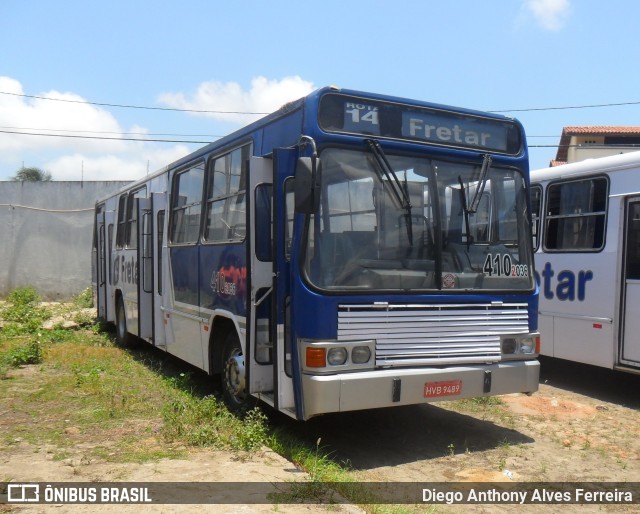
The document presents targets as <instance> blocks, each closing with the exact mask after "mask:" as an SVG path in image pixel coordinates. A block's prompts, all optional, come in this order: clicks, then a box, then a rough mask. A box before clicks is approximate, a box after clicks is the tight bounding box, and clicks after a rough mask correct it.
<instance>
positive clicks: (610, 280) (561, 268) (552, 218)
mask: <svg viewBox="0 0 640 514" xmlns="http://www.w3.org/2000/svg"><path fill="white" fill-rule="evenodd" d="M531 180H532V182H533V183H534V184H533V186H532V189H531V193H532V209H533V219H534V246H535V249H536V253H535V260H536V269H537V273H538V274H539V277H538V281H539V283H540V312H539V315H540V333H541V354H542V355H546V356H549V357H556V358H560V359H565V360H570V361H575V362H581V363H584V364H591V365H594V366H601V367H604V368H609V369H616V370H622V371H628V372H634V373H638V372H640V335H639V334H640V152H631V153H626V154H622V155H613V156H610V157H602V158H599V159H588V160H585V161H582V162H576V163H572V164H565V165H562V166H556V167H553V168H548V169H541V170H536V171H533V172H531Z"/></svg>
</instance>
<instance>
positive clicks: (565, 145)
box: [549, 125, 640, 166]
mask: <svg viewBox="0 0 640 514" xmlns="http://www.w3.org/2000/svg"><path fill="white" fill-rule="evenodd" d="M585 135H587V136H630V135H640V127H620V126H604V125H593V126H584V127H564V128H563V129H562V135H561V136H560V143H559V144H558V152H557V153H556V158H555V160H553V161H551V162H550V163H549V165H550V166H559V165H561V164H566V163H567V156H568V153H569V144H570V142H571V136H585Z"/></svg>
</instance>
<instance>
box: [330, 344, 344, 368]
mask: <svg viewBox="0 0 640 514" xmlns="http://www.w3.org/2000/svg"><path fill="white" fill-rule="evenodd" d="M327 362H328V363H329V364H330V365H331V366H342V365H343V364H344V363H345V362H347V349H346V348H340V347H338V348H331V349H330V350H329V352H328V353H327Z"/></svg>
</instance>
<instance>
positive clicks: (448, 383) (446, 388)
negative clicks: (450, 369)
mask: <svg viewBox="0 0 640 514" xmlns="http://www.w3.org/2000/svg"><path fill="white" fill-rule="evenodd" d="M461 392H462V380H445V381H443V382H427V383H426V384H425V385H424V397H425V398H437V397H439V396H456V395H459V394H460V393H461Z"/></svg>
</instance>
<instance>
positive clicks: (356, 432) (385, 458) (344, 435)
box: [0, 362, 640, 513]
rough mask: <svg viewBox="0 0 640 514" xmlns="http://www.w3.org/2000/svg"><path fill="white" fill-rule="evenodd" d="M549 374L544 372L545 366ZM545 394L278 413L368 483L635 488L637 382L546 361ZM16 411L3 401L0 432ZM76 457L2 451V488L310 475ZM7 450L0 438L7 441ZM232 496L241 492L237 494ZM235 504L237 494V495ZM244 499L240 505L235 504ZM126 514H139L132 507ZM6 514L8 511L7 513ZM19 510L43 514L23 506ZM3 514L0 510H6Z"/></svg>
mask: <svg viewBox="0 0 640 514" xmlns="http://www.w3.org/2000/svg"><path fill="white" fill-rule="evenodd" d="M544 366H546V367H544ZM544 366H543V370H544V372H543V376H542V384H541V387H540V391H539V392H538V393H536V394H534V395H533V396H525V395H508V396H504V397H502V398H501V399H502V402H501V403H500V404H498V405H491V406H484V407H483V406H480V407H478V408H477V409H476V410H475V411H474V410H473V409H472V408H471V407H470V406H468V405H467V406H464V407H462V408H461V407H460V406H459V405H458V404H456V403H454V402H447V403H441V404H437V405H436V404H434V405H422V406H414V407H402V408H397V409H391V410H384V411H364V412H354V413H347V414H342V415H329V416H324V417H320V418H317V419H313V420H311V421H309V422H307V423H295V422H292V421H289V420H287V419H285V418H284V417H281V416H278V415H275V416H273V417H272V422H275V423H281V424H287V425H288V426H289V427H290V429H291V430H293V431H294V432H297V433H298V435H299V436H300V437H302V438H306V439H307V440H308V441H309V443H310V445H312V446H315V443H316V441H317V440H318V439H320V441H321V443H320V445H321V448H322V450H323V451H325V452H329V453H330V455H331V457H332V458H333V459H335V460H336V461H339V462H342V463H345V464H346V465H348V466H350V467H351V468H352V470H353V472H354V473H355V474H356V476H358V477H360V479H361V480H362V481H373V482H391V483H394V482H398V483H406V482H419V483H423V482H540V481H542V482H581V483H587V482H592V481H596V482H598V481H608V482H610V481H616V482H617V481H619V482H634V481H636V482H640V398H638V395H637V391H638V390H639V387H638V386H640V377H638V376H632V375H621V374H619V373H614V372H609V371H607V370H598V369H594V368H590V367H581V366H576V365H565V364H557V363H550V362H546V364H545V365H544ZM11 416H12V413H11V412H9V411H7V410H5V408H2V403H1V402H0V435H2V434H1V432H2V425H3V424H6V423H11ZM68 435H69V436H72V437H75V438H76V439H77V444H76V445H75V447H74V451H73V454H72V455H71V456H70V457H69V458H66V459H64V460H54V458H53V455H54V452H55V448H54V447H48V446H38V447H36V446H33V445H31V444H28V443H27V442H25V441H11V442H10V444H5V443H4V442H3V443H2V449H1V452H0V479H1V480H4V481H7V480H11V481H14V482H16V481H54V480H55V481H56V482H61V481H83V482H84V481H101V482H104V481H135V482H165V481H166V482H172V481H173V482H175V481H179V482H194V483H195V482H236V481H238V482H245V481H254V482H268V483H279V482H280V483H281V482H284V481H290V480H296V479H297V480H304V479H305V475H304V474H303V473H301V472H300V471H299V470H297V469H296V468H295V466H293V465H292V464H291V463H289V462H287V461H286V460H284V459H283V458H282V457H280V456H279V455H277V454H275V453H273V452H272V451H270V450H269V449H264V450H263V451H261V452H259V453H258V454H256V455H253V456H252V457H250V458H248V459H247V458H243V457H242V456H239V455H238V454H237V453H230V452H221V451H210V450H200V451H191V452H190V453H189V456H188V458H185V459H183V460H160V461H158V462H153V463H146V464H111V463H107V462H104V461H102V460H99V459H95V458H94V459H95V460H93V459H91V458H87V457H86V455H88V453H89V452H88V447H87V446H83V441H82V437H81V434H68ZM0 440H1V439H0ZM229 494H234V492H233V491H230V492H229ZM235 494H237V493H235ZM236 499H237V498H234V501H235V500H236ZM130 507H131V508H130V509H129V510H130V511H131V512H134V511H135V512H141V509H140V507H138V506H135V507H133V506H130ZM4 508H5V509H6V506H4ZM13 509H14V510H15V511H16V512H44V511H45V509H46V508H43V507H37V506H35V507H26V506H19V507H14V508H13ZM93 509H95V510H91V511H89V510H88V509H87V507H86V506H59V507H57V508H56V509H55V512H60V513H64V512H119V511H121V510H122V506H109V505H106V506H95V507H93ZM336 509H337V511H342V512H345V511H346V512H358V511H359V509H357V508H356V507H353V506H345V505H341V506H338V507H334V506H331V507H326V506H321V505H277V506H274V505H270V504H268V501H265V503H264V504H233V505H215V506H206V507H204V508H203V507H202V506H180V505H164V506H153V507H145V510H143V511H144V512H147V511H152V512H196V511H197V512H202V511H203V510H205V511H210V512H275V511H277V512H286V513H307V512H326V511H327V510H329V511H331V512H335V511H336ZM516 509H517V510H518V512H556V511H557V510H558V506H557V505H551V506H540V505H534V506H531V505H530V506H512V505H501V506H497V505H464V506H455V505H453V506H447V505H445V506H438V507H437V512H468V511H472V512H511V511H514V510H516ZM636 509H637V506H626V505H590V506H584V505H567V506H563V510H564V511H565V512H595V511H599V512H602V511H605V512H609V511H612V512H627V511H628V512H632V511H636ZM0 510H2V506H0Z"/></svg>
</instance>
